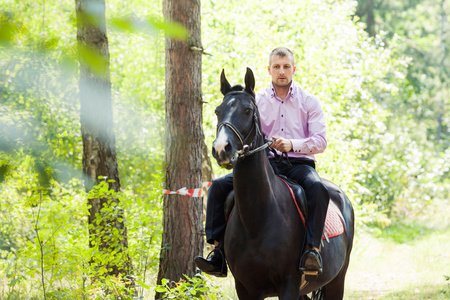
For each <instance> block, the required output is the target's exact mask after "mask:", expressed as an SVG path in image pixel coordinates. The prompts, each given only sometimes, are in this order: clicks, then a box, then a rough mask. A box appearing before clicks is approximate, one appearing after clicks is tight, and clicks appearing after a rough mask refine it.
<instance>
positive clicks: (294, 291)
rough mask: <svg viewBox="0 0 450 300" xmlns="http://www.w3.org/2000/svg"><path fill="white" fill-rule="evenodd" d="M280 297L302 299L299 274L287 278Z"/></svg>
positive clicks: (282, 298)
mask: <svg viewBox="0 0 450 300" xmlns="http://www.w3.org/2000/svg"><path fill="white" fill-rule="evenodd" d="M278 298H279V299H280V300H298V299H302V298H300V279H299V278H298V277H297V276H295V278H292V277H290V276H289V277H288V278H286V280H285V282H284V284H283V287H282V289H281V294H280V295H279V297H278Z"/></svg>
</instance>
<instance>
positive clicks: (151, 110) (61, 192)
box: [0, 0, 450, 299]
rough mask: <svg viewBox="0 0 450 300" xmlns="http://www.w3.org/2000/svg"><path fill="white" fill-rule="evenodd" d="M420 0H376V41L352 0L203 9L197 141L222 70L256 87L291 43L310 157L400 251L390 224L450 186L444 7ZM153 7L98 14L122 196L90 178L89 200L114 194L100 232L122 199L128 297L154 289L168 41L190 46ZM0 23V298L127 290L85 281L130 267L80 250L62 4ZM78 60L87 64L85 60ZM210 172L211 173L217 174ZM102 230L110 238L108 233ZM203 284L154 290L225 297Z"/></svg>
mask: <svg viewBox="0 0 450 300" xmlns="http://www.w3.org/2000/svg"><path fill="white" fill-rule="evenodd" d="M427 1H428V0H427ZM427 1H422V2H420V1H419V2H417V1H416V2H414V1H413V2H414V3H413V2H411V3H409V4H407V3H403V4H401V3H399V2H398V1H393V2H392V1H391V2H389V3H388V2H383V5H389V9H387V8H385V9H382V11H381V10H380V14H381V13H382V14H383V16H384V17H383V20H390V21H389V22H386V24H387V23H389V24H390V26H391V27H392V28H391V29H392V30H386V28H383V29H385V31H386V33H385V34H383V33H382V32H381V31H380V34H379V35H378V36H376V37H373V38H369V37H368V36H367V34H366V33H365V32H364V30H363V26H362V24H361V23H359V22H358V21H357V20H356V19H353V17H352V16H353V15H354V12H355V9H356V7H355V5H356V3H355V2H351V1H334V2H330V1H321V0H320V1H302V4H301V5H299V4H298V1H293V0H287V1H282V2H281V3H280V2H279V1H271V0H270V1H265V2H264V3H263V5H255V3H253V2H251V1H250V2H249V1H247V2H242V1H240V2H239V1H236V0H231V1H227V2H223V1H222V2H220V1H215V0H207V1H203V2H202V15H203V18H202V44H203V48H204V49H205V52H207V53H210V54H211V55H208V56H206V55H205V56H203V82H202V89H203V101H204V103H205V105H204V118H203V119H204V133H205V137H206V139H207V144H208V145H211V144H212V141H213V139H214V136H215V125H216V123H215V122H216V120H215V117H214V113H213V110H214V108H215V107H216V106H217V105H218V104H219V103H220V102H221V99H222V95H221V94H220V88H219V82H220V81H219V74H220V71H221V70H222V68H224V69H225V71H226V73H227V76H228V78H229V79H230V82H231V83H232V84H238V83H243V74H244V73H245V68H246V67H247V66H249V67H251V68H252V69H253V71H254V72H255V75H256V82H257V86H256V90H257V91H259V90H262V89H263V88H265V87H266V86H267V84H268V83H269V80H270V77H269V76H268V74H267V64H268V61H267V60H268V53H269V52H270V50H271V49H272V48H274V47H276V46H281V45H284V46H287V47H290V48H292V50H294V52H295V54H296V64H297V71H296V75H295V76H294V80H295V81H296V82H297V83H298V84H300V85H301V86H302V87H304V88H305V89H306V90H308V91H309V92H311V93H314V94H316V95H317V96H318V97H319V99H320V101H321V103H322V106H323V108H324V111H325V113H326V116H327V125H328V135H327V138H328V142H329V143H328V149H327V150H326V152H325V153H324V154H321V155H318V159H319V162H318V170H319V173H320V174H321V175H322V176H323V177H326V178H328V179H331V180H332V181H334V182H336V183H337V184H338V185H340V186H341V187H342V188H343V189H344V190H345V192H346V193H347V195H348V196H349V198H350V199H351V201H352V203H353V204H354V206H355V210H356V212H357V222H358V224H359V225H367V224H368V225H369V227H368V228H369V230H374V231H378V232H379V233H380V234H382V233H383V231H382V229H380V228H384V227H386V232H385V233H384V234H385V235H387V236H388V237H389V238H392V239H393V240H395V241H398V242H410V241H412V240H411V239H413V238H416V239H417V238H419V236H418V235H417V233H416V231H418V232H421V231H422V232H423V230H422V228H416V227H414V226H412V227H408V226H406V225H405V226H399V225H398V224H397V223H396V222H395V220H396V218H408V217H410V216H418V215H420V213H421V211H422V210H423V208H424V207H427V206H429V205H432V204H433V203H435V202H439V201H441V200H446V199H449V190H450V188H449V187H450V179H449V178H450V176H449V173H450V150H449V148H448V134H447V135H446V134H445V133H446V132H447V131H448V122H449V119H448V111H450V110H449V109H448V101H447V100H446V99H447V98H448V97H446V95H447V94H448V86H447V85H446V83H448V82H449V81H448V80H447V77H445V76H444V75H445V74H446V71H445V70H447V69H448V68H445V66H447V65H446V64H447V61H442V64H439V63H437V62H439V61H440V60H442V58H443V56H442V53H441V52H439V51H440V50H439V49H441V48H440V46H439V45H438V44H436V41H437V40H439V39H440V37H439V35H438V31H437V25H438V22H437V21H436V20H438V19H439V18H438V17H437V16H438V15H439V13H438V12H439V11H440V10H439V7H438V6H435V5H434V6H433V5H425V4H426V3H427ZM161 5H162V2H161V1H150V2H149V1H143V0H132V1H126V2H123V1H117V0H112V1H107V10H106V12H107V20H106V26H107V34H108V42H109V49H110V72H111V83H112V95H113V105H114V133H115V137H116V148H117V157H118V163H119V171H120V180H121V186H122V191H121V192H120V193H114V192H112V191H110V190H109V189H108V188H107V185H105V184H101V185H100V186H98V187H97V188H96V189H95V190H94V191H92V192H91V196H94V195H95V196H100V195H101V196H105V197H106V198H107V199H110V200H111V201H109V202H108V203H109V205H108V206H107V207H105V208H104V210H103V212H102V214H100V215H99V216H98V221H99V222H100V224H107V223H108V222H110V221H111V219H110V218H111V217H113V216H114V214H115V212H116V208H117V205H118V204H119V203H116V202H115V201H113V199H119V200H120V205H121V207H123V208H124V218H123V220H124V222H125V226H126V228H127V234H128V239H129V244H128V250H127V252H126V253H127V255H129V257H131V260H132V262H133V272H134V274H135V277H134V278H133V280H134V281H135V282H136V289H135V290H134V292H135V295H134V297H145V296H147V295H148V294H149V293H150V286H151V284H153V280H154V275H153V274H155V273H156V270H157V267H158V262H159V251H160V244H161V233H162V224H161V223H162V222H161V220H162V201H161V198H162V197H161V193H160V188H161V183H162V182H163V179H164V174H163V171H162V170H163V161H164V135H165V132H164V131H165V129H164V125H165V124H164V109H165V106H164V101H165V99H164V80H165V79H164V64H165V57H164V50H165V49H164V36H171V37H179V38H185V37H186V32H185V31H184V30H183V29H181V28H180V27H179V25H178V24H172V23H170V22H163V21H162V7H161ZM404 5H406V6H407V7H404ZM408 5H409V6H408ZM445 9H447V10H448V8H447V7H446V8H445ZM429 20H434V21H433V22H431V23H430V24H428V23H427V22H428V21H429ZM425 23H427V24H425ZM0 24H1V26H0V50H1V51H0V124H1V126H0V199H2V200H1V202H0V278H1V279H0V282H1V284H0V298H8V297H10V298H42V297H43V291H44V287H45V293H46V296H47V298H48V299H87V298H94V299H95V298H99V299H100V298H102V297H103V298H104V297H120V296H119V295H122V296H123V295H130V293H131V291H129V286H127V284H126V282H125V281H124V280H122V278H117V277H111V276H103V278H101V280H97V281H95V280H92V279H93V278H95V277H99V276H101V275H99V274H100V273H102V272H103V273H104V274H106V273H105V272H106V271H107V270H105V269H102V268H100V266H102V265H107V264H108V263H113V262H114V260H121V259H124V260H126V259H127V258H126V257H125V256H123V255H125V254H120V253H112V254H111V255H109V253H105V252H104V251H102V249H99V248H98V247H97V245H99V243H97V242H96V241H95V240H94V241H92V244H93V247H92V248H90V247H89V235H88V231H89V228H88V225H87V212H88V207H87V197H88V195H86V193H85V192H84V188H83V177H82V172H81V166H82V140H81V133H80V125H79V124H80V123H79V100H78V92H79V91H78V84H77V80H78V65H79V62H78V59H79V53H78V50H77V49H78V48H77V43H76V34H77V33H76V31H77V30H76V18H75V8H74V3H73V1H69V0H62V1H59V2H58V3H56V2H55V3H49V2H48V1H47V2H39V1H31V0H22V1H9V0H7V1H4V2H3V3H2V7H1V11H0ZM379 24H380V23H378V25H379ZM449 40H450V39H446V41H449ZM418 49H419V50H420V51H419V50H418ZM87 52H89V50H87ZM421 53H422V54H423V57H424V59H421V58H420V57H421ZM86 57H87V58H88V61H89V60H91V61H92V64H94V65H95V63H96V61H97V60H95V59H93V58H95V56H92V53H88V55H86ZM442 111H443V112H445V113H444V114H443V115H439V112H442ZM439 117H440V118H441V119H442V120H443V121H442V122H441V125H442V126H441V127H440V137H439V138H438V136H439V131H438V129H439V126H438V122H436V120H437V119H438V118H439ZM213 166H214V171H215V173H216V174H218V175H220V174H224V173H225V172H228V171H225V170H220V169H219V168H218V167H217V166H216V164H215V163H213ZM91 196H90V197H91ZM393 221H394V222H393ZM373 225H376V226H373ZM389 225H390V226H389ZM106 232H107V233H108V234H109V235H108V237H107V238H108V239H109V240H110V242H111V243H118V242H119V240H118V236H119V235H118V234H119V232H116V231H115V230H113V229H111V230H106ZM122 233H123V232H122ZM424 233H425V234H426V233H427V232H426V231H425V232H424ZM408 237H410V239H409V238H408ZM92 258H93V261H92V264H91V259H92ZM96 266H99V267H98V268H96ZM209 285H210V283H209V282H206V281H204V279H200V278H197V277H195V278H192V279H190V278H186V281H183V282H180V283H178V284H177V285H176V286H175V287H173V286H172V285H170V284H169V283H168V282H166V283H165V284H163V285H162V286H160V287H159V289H165V290H164V291H166V292H168V293H171V294H172V295H178V296H180V295H183V297H191V298H186V299H202V298H201V297H203V296H204V297H207V296H206V295H209V296H208V297H217V298H216V299H221V298H220V297H221V296H220V295H219V294H220V293H217V294H215V290H212V291H207V290H204V288H205V287H207V286H209ZM191 292H192V293H191ZM203 293H205V294H203ZM125 297H127V296H125ZM174 297H175V296H174ZM180 297H181V296H180ZM195 297H197V298H195Z"/></svg>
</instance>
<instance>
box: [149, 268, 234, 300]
mask: <svg viewBox="0 0 450 300" xmlns="http://www.w3.org/2000/svg"><path fill="white" fill-rule="evenodd" d="M184 277H185V278H186V280H180V281H179V282H169V280H168V279H165V278H164V279H162V282H161V284H160V285H157V286H156V287H155V292H157V293H161V294H164V299H201V300H206V299H208V300H209V299H211V300H216V299H227V297H225V296H224V295H223V294H222V293H221V292H220V291H219V290H218V288H217V287H215V286H211V282H210V280H208V278H207V277H205V276H203V275H201V274H197V275H195V276H194V277H192V278H190V277H189V276H186V275H184Z"/></svg>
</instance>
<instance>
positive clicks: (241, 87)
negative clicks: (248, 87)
mask: <svg viewBox="0 0 450 300" xmlns="http://www.w3.org/2000/svg"><path fill="white" fill-rule="evenodd" d="M243 90H244V87H243V86H242V85H240V84H236V85H235V86H233V87H232V88H231V91H232V92H240V91H243Z"/></svg>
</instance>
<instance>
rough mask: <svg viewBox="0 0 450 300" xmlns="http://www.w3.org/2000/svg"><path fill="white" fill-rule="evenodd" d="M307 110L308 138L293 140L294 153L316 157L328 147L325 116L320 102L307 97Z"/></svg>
mask: <svg viewBox="0 0 450 300" xmlns="http://www.w3.org/2000/svg"><path fill="white" fill-rule="evenodd" d="M306 109H307V111H308V120H307V126H308V137H307V138H304V139H291V142H292V151H293V152H294V153H299V154H305V155H315V154H318V153H322V152H324V151H325V149H326V147H327V139H326V123H325V115H324V113H323V111H322V106H321V105H320V102H319V100H318V99H317V98H316V97H315V96H313V95H308V96H307V102H306Z"/></svg>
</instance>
